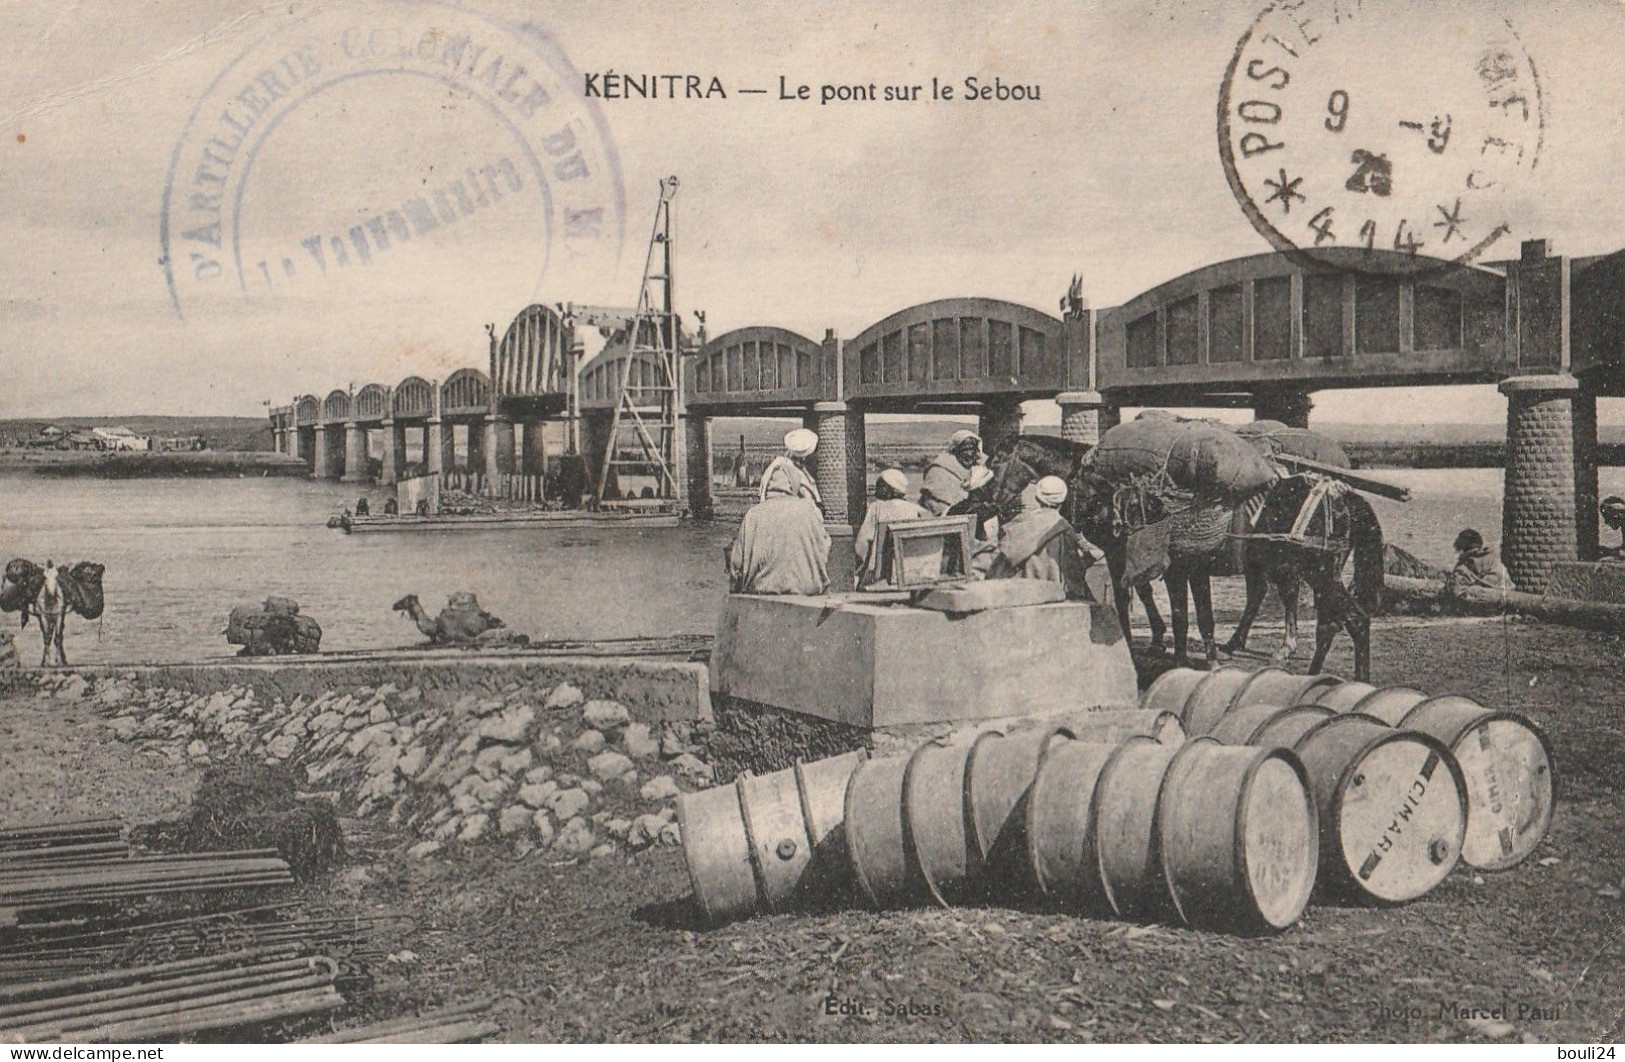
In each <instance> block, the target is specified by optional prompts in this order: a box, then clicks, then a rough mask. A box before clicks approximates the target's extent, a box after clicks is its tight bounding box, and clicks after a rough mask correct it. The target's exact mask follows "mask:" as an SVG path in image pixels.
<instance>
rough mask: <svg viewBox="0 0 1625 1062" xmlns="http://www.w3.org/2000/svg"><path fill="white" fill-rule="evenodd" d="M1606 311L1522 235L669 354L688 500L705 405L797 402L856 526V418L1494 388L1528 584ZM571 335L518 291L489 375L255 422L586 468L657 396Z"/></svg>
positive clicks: (349, 446)
mask: <svg viewBox="0 0 1625 1062" xmlns="http://www.w3.org/2000/svg"><path fill="white" fill-rule="evenodd" d="M1622 311H1625V251H1621V252H1615V253H1614V254H1610V255H1603V256H1596V257H1590V258H1565V257H1562V256H1559V255H1553V254H1551V253H1549V251H1548V248H1547V246H1546V243H1545V241H1539V240H1536V241H1528V242H1526V243H1524V244H1523V246H1522V248H1521V254H1520V256H1519V257H1518V258H1517V259H1514V260H1511V261H1505V262H1498V263H1492V264H1488V265H1484V266H1461V265H1453V264H1451V263H1446V262H1442V261H1436V260H1432V259H1426V258H1422V257H1418V256H1412V255H1407V254H1403V253H1399V252H1384V251H1364V250H1359V249H1338V250H1319V251H1315V252H1312V253H1308V252H1299V253H1280V252H1272V253H1267V254H1259V255H1253V256H1250V257H1246V258H1239V259H1234V260H1231V261H1226V262H1219V263H1216V264H1213V265H1208V266H1204V267H1202V268H1200V269H1197V270H1194V271H1192V272H1189V273H1186V274H1184V275H1183V276H1180V277H1177V278H1175V279H1173V280H1169V281H1167V282H1166V283H1163V284H1160V285H1158V286H1157V287H1155V288H1152V289H1151V290H1149V291H1147V292H1144V293H1143V294H1141V295H1139V296H1138V297H1136V298H1134V299H1131V300H1129V301H1128V302H1125V303H1124V304H1123V305H1121V306H1116V307H1112V308H1107V309H1098V310H1097V309H1090V308H1089V307H1088V306H1087V305H1086V304H1085V302H1084V300H1083V299H1082V298H1081V297H1079V296H1076V295H1074V296H1071V297H1069V298H1068V300H1067V301H1066V305H1065V306H1064V308H1063V311H1062V316H1060V317H1055V316H1052V315H1050V314H1047V313H1044V312H1042V311H1039V310H1036V309H1033V308H1031V307H1028V306H1024V305H1020V304H1017V303H1012V302H1006V301H1002V300H997V299H988V298H952V299H943V300H939V301H934V302H928V303H924V304H921V305H918V306H911V307H908V308H907V309H903V310H899V311H898V312H896V313H893V314H890V315H889V316H887V317H885V318H883V319H882V320H880V321H877V322H875V323H874V324H872V325H870V326H869V327H868V328H865V329H863V330H862V331H860V332H858V333H857V334H856V335H854V336H853V337H852V338H851V339H845V340H843V339H842V338H840V337H839V336H838V335H837V333H836V332H835V331H834V330H833V329H832V330H829V331H827V332H826V333H825V334H824V336H823V338H822V339H819V340H814V339H812V338H810V337H807V336H804V335H801V334H799V333H797V332H793V331H790V330H787V329H784V328H780V327H777V326H774V325H770V324H766V325H751V326H748V327H743V328H736V329H732V330H730V331H726V332H723V333H721V334H719V335H717V336H715V337H708V336H706V335H705V333H704V331H703V330H702V332H701V334H700V335H699V336H698V337H697V340H696V341H695V342H693V343H690V344H688V346H687V349H686V353H685V357H684V358H683V359H682V362H683V367H682V377H683V379H682V381H681V401H680V404H679V408H680V410H681V435H682V436H683V440H682V445H681V446H680V447H679V454H680V461H679V463H680V464H681V465H682V466H684V467H683V469H682V470H680V472H679V475H678V480H679V482H680V483H682V484H683V485H684V486H685V488H686V495H685V497H684V499H683V500H684V502H685V504H686V506H687V507H688V508H689V509H690V510H691V511H693V512H694V513H696V514H705V513H707V512H709V510H710V507H711V475H710V470H711V468H712V461H711V456H712V440H711V427H710V425H711V421H712V419H713V418H715V417H719V416H790V417H796V418H799V419H800V420H801V421H802V423H804V424H805V425H806V426H807V427H810V428H812V429H813V430H815V431H817V432H818V434H819V438H820V440H821V442H820V445H819V448H818V451H817V453H815V454H814V455H813V459H812V462H811V467H812V471H813V475H814V477H815V478H816V480H817V482H818V486H819V489H820V491H821V492H822V494H823V497H824V500H825V503H826V517H827V519H828V520H829V521H830V522H831V524H833V525H838V526H852V525H855V524H857V523H859V522H860V521H861V520H862V518H863V513H864V508H865V505H866V504H867V494H866V490H867V482H866V480H867V478H868V476H867V461H866V433H865V417H866V416H867V415H868V414H871V413H899V412H907V413H956V414H961V413H963V414H974V415H977V416H978V417H979V419H980V422H981V433H982V435H983V437H984V438H988V439H996V438H999V437H1001V436H1003V435H1005V434H1008V433H1012V432H1017V431H1019V430H1020V426H1021V403H1022V402H1024V401H1027V400H1030V399H1053V400H1054V401H1056V402H1057V403H1058V404H1059V405H1060V407H1061V430H1062V434H1063V435H1064V436H1065V437H1066V438H1069V439H1073V440H1077V441H1080V442H1093V441H1094V440H1096V439H1097V438H1098V437H1099V433H1100V432H1101V431H1103V430H1104V429H1106V428H1107V427H1109V426H1111V425H1112V424H1114V423H1116V422H1117V419H1118V410H1120V409H1121V408H1122V407H1124V406H1130V405H1133V406H1141V405H1164V406H1214V407H1250V408H1251V409H1253V410H1254V412H1255V414H1256V415H1257V416H1258V417H1260V418H1270V419H1275V420H1280V421H1284V422H1286V423H1288V424H1295V425H1299V426H1307V424H1308V419H1309V413H1310V408H1311V401H1310V395H1311V393H1312V392H1314V391H1319V390H1328V389H1333V388H1350V387H1362V388H1366V387H1419V386H1433V385H1442V384H1460V383H1495V384H1498V385H1499V387H1500V390H1501V391H1502V393H1504V394H1505V395H1506V396H1507V465H1506V481H1505V499H1504V505H1503V513H1504V527H1503V555H1504V557H1505V560H1506V563H1507V565H1508V568H1509V569H1510V570H1511V572H1512V575H1513V578H1514V580H1515V581H1516V582H1517V584H1518V585H1519V586H1520V587H1522V588H1524V589H1529V590H1536V591H1538V590H1540V589H1541V588H1542V587H1543V586H1544V584H1545V580H1546V576H1547V573H1548V572H1549V570H1550V569H1551V566H1552V565H1553V564H1555V563H1558V562H1560V561H1564V560H1584V559H1591V558H1593V557H1594V556H1595V553H1596V549H1597V515H1596V503H1597V445H1596V434H1597V433H1596V399H1597V398H1598V397H1599V396H1618V395H1621V394H1625V312H1622ZM581 352H582V344H581V343H580V342H579V340H578V339H577V338H576V336H575V331H574V328H573V326H572V322H571V320H570V318H569V317H568V314H567V312H566V313H564V314H561V313H560V312H559V311H556V310H554V309H550V308H548V307H546V306H540V305H537V306H531V307H528V308H527V309H526V310H525V311H524V312H523V313H521V314H520V315H519V316H518V317H517V318H515V320H514V322H513V324H512V325H511V326H510V327H509V328H508V330H507V332H506V333H504V335H503V336H502V338H501V339H500V341H499V340H498V338H497V336H496V334H495V332H494V331H493V332H492V334H491V343H490V353H489V369H488V371H487V372H483V373H482V372H481V371H479V370H476V369H463V370H459V371H458V372H457V373H454V374H452V375H451V376H450V377H448V378H447V379H446V380H445V382H444V383H440V384H434V383H431V382H429V381H425V380H422V379H419V378H417V377H408V378H407V379H406V380H403V381H402V382H401V383H400V384H398V385H396V386H395V387H393V388H386V387H382V386H379V385H369V386H368V387H365V388H362V389H361V390H360V391H357V392H356V393H355V394H354V395H351V394H349V393H348V392H344V391H334V392H332V393H330V394H329V395H328V396H327V397H326V398H325V399H320V400H319V399H317V398H316V397H315V396H314V395H305V396H302V397H300V398H298V399H296V400H295V401H294V402H293V403H292V404H291V405H289V406H284V407H279V408H277V409H274V410H273V411H272V414H271V417H272V424H273V428H274V429H275V432H276V437H277V440H278V446H279V448H282V449H284V450H285V451H286V452H289V453H297V454H299V455H300V456H304V457H305V458H306V459H307V460H309V461H310V462H311V464H312V469H313V474H315V475H318V476H325V475H343V476H344V477H345V478H347V479H352V480H357V479H361V478H364V477H365V475H366V472H365V470H366V468H367V466H368V457H369V449H368V431H369V429H372V428H374V427H376V428H380V429H383V436H384V445H383V453H384V460H383V474H382V479H383V481H384V482H392V481H393V479H394V477H396V476H398V475H399V474H400V469H401V467H402V462H403V455H404V453H405V445H404V442H403V441H402V440H403V438H404V436H403V435H402V434H401V433H403V432H404V431H406V430H408V429H409V428H416V429H421V430H422V431H423V432H424V433H425V439H426V443H425V447H426V449H425V452H426V454H427V466H428V470H429V471H431V472H434V471H441V472H444V471H446V470H450V469H453V468H458V467H461V468H467V469H473V470H476V471H478V472H480V473H482V478H483V480H484V482H485V483H486V485H487V489H491V486H490V485H491V484H495V483H497V482H499V481H500V480H501V479H502V477H504V476H509V475H512V474H514V473H516V472H517V473H520V474H531V475H540V474H541V472H542V471H543V469H545V467H546V462H547V453H548V452H549V449H550V445H551V447H552V448H553V449H554V452H572V453H573V452H577V451H579V453H580V455H581V458H582V460H583V461H585V463H586V465H587V466H588V470H589V471H588V474H589V476H591V474H592V471H593V470H594V468H595V466H596V464H597V462H598V461H600V460H602V457H603V451H604V449H605V446H606V443H607V435H608V430H609V422H610V418H611V415H612V413H613V411H614V409H615V407H616V405H617V404H618V402H619V398H620V387H621V381H622V380H623V379H625V380H627V381H629V383H628V386H629V388H630V389H631V390H632V392H633V395H632V397H633V399H634V403H633V404H634V405H641V404H643V403H645V402H647V403H648V404H649V406H650V407H651V408H652V407H653V405H654V404H655V403H656V402H657V397H656V395H655V393H654V388H655V385H656V381H657V379H658V372H657V368H656V366H655V365H654V364H653V363H652V361H650V362H643V361H641V360H639V361H637V362H636V363H634V364H633V365H632V366H631V368H630V370H628V369H627V367H626V365H625V361H626V359H627V358H628V357H629V356H631V357H634V358H635V359H641V358H642V356H641V355H629V354H628V351H627V345H626V343H625V341H624V338H619V337H617V338H616V339H612V340H611V342H610V343H608V344H607V345H606V346H605V347H604V349H603V350H602V351H601V352H600V353H599V354H598V355H596V356H595V357H594V358H592V359H591V360H585V361H583V359H582V357H581ZM456 425H466V427H465V430H464V434H465V437H466V440H467V441H466V443H465V444H464V452H463V453H462V454H461V455H459V453H458V450H457V445H456V441H455V440H456V436H455V433H454V426H456ZM516 431H517V434H518V437H519V438H521V439H522V440H523V441H524V444H523V445H522V446H521V447H520V448H519V449H518V450H517V451H516V443H515V438H516ZM550 432H551V434H550ZM550 439H556V442H553V443H551V444H550V442H549V440H550ZM437 443H438V445H437Z"/></svg>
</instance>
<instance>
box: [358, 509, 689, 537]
mask: <svg viewBox="0 0 1625 1062" xmlns="http://www.w3.org/2000/svg"><path fill="white" fill-rule="evenodd" d="M677 522H678V515H677V514H676V513H675V512H671V511H669V510H658V509H624V510H616V511H598V512H592V511H588V510H586V509H557V510H550V511H537V512H511V513H471V514H469V515H466V516H463V515H456V514H452V513H441V514H438V515H435V516H417V515H405V516H352V517H350V525H349V527H348V528H345V529H344V530H345V531H346V532H347V533H349V534H372V533H375V532H419V533H423V532H432V531H520V530H524V531H550V530H560V531H563V530H571V529H579V528H588V527H598V528H609V527H633V528H652V527H676V526H677ZM340 526H341V527H342V525H340Z"/></svg>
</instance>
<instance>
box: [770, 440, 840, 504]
mask: <svg viewBox="0 0 1625 1062" xmlns="http://www.w3.org/2000/svg"><path fill="white" fill-rule="evenodd" d="M817 449H818V433H817V432H815V431H811V430H809V429H807V428H797V429H795V430H794V431H792V432H789V433H788V434H786V435H785V437H784V453H782V454H780V455H779V456H778V457H775V458H774V459H773V460H772V461H771V462H769V464H768V466H767V468H766V469H764V470H763V472H762V482H761V483H760V485H759V486H758V488H757V500H758V501H767V499H768V498H769V497H770V496H771V495H772V494H773V492H775V491H777V492H778V493H780V494H788V495H790V496H791V497H793V498H807V499H810V500H811V501H812V503H813V504H814V505H816V506H818V507H819V508H820V509H822V508H823V507H824V499H823V496H822V495H820V494H819V493H818V484H817V483H816V482H814V481H813V477H812V473H811V472H809V471H807V459H808V458H810V457H812V455H813V451H815V450H817Z"/></svg>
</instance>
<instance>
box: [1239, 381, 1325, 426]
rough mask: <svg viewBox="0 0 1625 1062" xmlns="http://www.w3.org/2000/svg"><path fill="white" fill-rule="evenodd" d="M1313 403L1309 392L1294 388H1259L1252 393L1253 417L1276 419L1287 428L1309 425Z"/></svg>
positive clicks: (1255, 418) (1257, 418) (1256, 418)
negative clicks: (1255, 392) (1256, 391)
mask: <svg viewBox="0 0 1625 1062" xmlns="http://www.w3.org/2000/svg"><path fill="white" fill-rule="evenodd" d="M1314 406H1315V404H1314V402H1313V401H1311V400H1310V398H1309V392H1307V391H1303V390H1299V389H1296V388H1279V389H1273V388H1272V389H1270V390H1261V391H1259V392H1258V393H1257V394H1255V395H1253V419H1254V420H1277V421H1280V422H1281V423H1282V424H1285V425H1286V426H1287V427H1289V428H1307V427H1309V412H1310V410H1312V409H1313V408H1314Z"/></svg>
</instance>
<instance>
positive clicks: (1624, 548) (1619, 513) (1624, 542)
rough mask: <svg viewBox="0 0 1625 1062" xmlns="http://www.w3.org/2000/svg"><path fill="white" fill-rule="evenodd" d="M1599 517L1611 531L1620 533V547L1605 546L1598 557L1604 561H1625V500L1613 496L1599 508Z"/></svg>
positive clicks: (1603, 501)
mask: <svg viewBox="0 0 1625 1062" xmlns="http://www.w3.org/2000/svg"><path fill="white" fill-rule="evenodd" d="M1598 515H1600V516H1601V517H1602V522H1603V525H1604V526H1605V527H1607V528H1608V530H1610V531H1618V532H1619V545H1617V546H1603V547H1602V548H1601V549H1599V550H1598V551H1597V555H1598V556H1599V557H1601V558H1602V559H1603V560H1625V498H1621V497H1620V496H1619V495H1617V494H1611V495H1609V496H1608V497H1606V498H1604V499H1603V500H1602V505H1600V506H1598Z"/></svg>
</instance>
